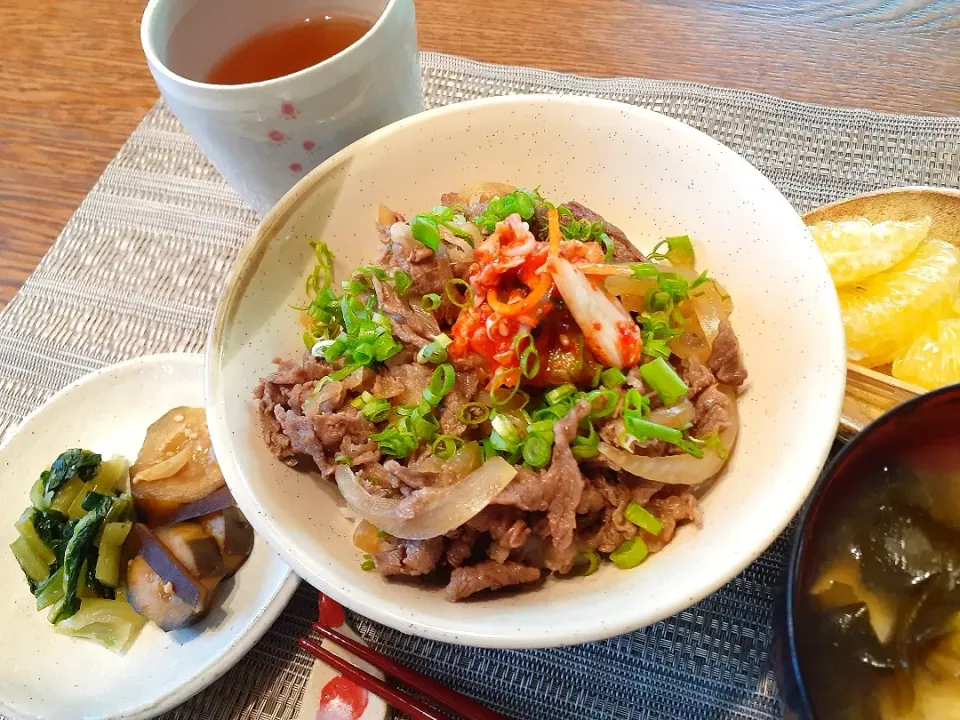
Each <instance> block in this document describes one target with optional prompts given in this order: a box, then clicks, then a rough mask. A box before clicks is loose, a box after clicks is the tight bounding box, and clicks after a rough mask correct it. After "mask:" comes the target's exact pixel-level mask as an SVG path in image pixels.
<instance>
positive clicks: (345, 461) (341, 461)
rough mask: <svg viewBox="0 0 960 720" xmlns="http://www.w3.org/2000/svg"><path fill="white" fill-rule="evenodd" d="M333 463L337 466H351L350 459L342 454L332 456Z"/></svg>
mask: <svg viewBox="0 0 960 720" xmlns="http://www.w3.org/2000/svg"><path fill="white" fill-rule="evenodd" d="M333 462H334V463H336V464H337V465H350V464H351V461H350V457H349V456H348V455H344V454H343V453H337V454H336V455H334V456H333Z"/></svg>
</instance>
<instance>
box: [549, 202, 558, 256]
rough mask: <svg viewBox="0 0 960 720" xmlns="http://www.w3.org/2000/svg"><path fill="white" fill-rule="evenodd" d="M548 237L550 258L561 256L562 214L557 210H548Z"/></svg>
mask: <svg viewBox="0 0 960 720" xmlns="http://www.w3.org/2000/svg"><path fill="white" fill-rule="evenodd" d="M547 237H548V238H549V239H550V256H551V257H557V255H559V254H560V214H559V213H558V212H557V209H556V208H550V209H549V210H547Z"/></svg>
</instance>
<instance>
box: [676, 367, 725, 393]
mask: <svg viewBox="0 0 960 720" xmlns="http://www.w3.org/2000/svg"><path fill="white" fill-rule="evenodd" d="M679 375H680V378H681V379H682V380H683V381H684V382H685V383H686V384H687V387H688V388H690V390H689V391H688V392H687V397H688V398H689V399H690V400H695V399H696V398H697V396H698V395H699V394H700V393H702V392H703V391H704V390H706V389H707V388H708V387H710V386H711V385H714V384H715V383H716V382H717V379H716V378H715V377H714V376H713V373H712V372H710V368H708V367H707V366H706V365H704V364H703V363H702V362H700V360H698V359H697V358H696V357H691V358H689V359H687V360H681V361H680V372H679Z"/></svg>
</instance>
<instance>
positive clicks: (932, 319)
mask: <svg viewBox="0 0 960 720" xmlns="http://www.w3.org/2000/svg"><path fill="white" fill-rule="evenodd" d="M837 294H838V295H839V297H840V311H841V314H842V315H843V327H844V330H845V331H846V337H847V357H848V358H849V359H850V360H852V361H853V362H855V363H859V364H861V365H865V366H867V367H877V366H878V365H884V364H886V363H889V362H893V360H895V359H896V358H897V357H899V356H901V355H903V354H905V353H906V352H907V350H908V349H909V348H910V345H911V344H912V343H913V341H914V339H915V338H916V337H917V335H919V334H920V333H922V332H923V331H924V330H926V329H928V328H930V327H932V326H933V325H934V324H935V323H936V322H937V321H939V320H945V319H946V318H948V317H951V316H952V315H953V304H954V303H955V302H956V301H957V299H958V297H960V250H957V248H956V247H954V246H953V245H951V244H950V243H948V242H944V241H942V240H924V241H923V242H922V243H920V246H919V247H918V248H917V250H916V251H915V252H914V253H913V254H912V255H911V256H910V257H908V258H907V259H906V260H903V261H901V262H900V263H898V264H897V265H895V266H894V267H892V268H890V269H889V270H885V271H883V272H882V273H878V274H877V275H874V276H873V277H870V278H867V279H866V280H863V281H862V282H860V283H858V284H857V285H854V286H852V287H848V288H841V289H840V290H838V291H837Z"/></svg>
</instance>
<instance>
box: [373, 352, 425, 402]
mask: <svg viewBox="0 0 960 720" xmlns="http://www.w3.org/2000/svg"><path fill="white" fill-rule="evenodd" d="M432 374H433V368H432V367H430V366H428V365H421V364H420V363H416V362H409V363H404V364H403V365H394V366H393V367H387V368H384V369H383V370H382V371H381V372H380V374H379V375H378V376H377V380H376V382H375V383H374V386H373V387H374V392H373V394H374V395H378V397H387V396H386V395H383V396H380V395H379V394H378V393H377V389H378V388H379V389H380V391H381V392H383V391H384V390H385V389H388V388H389V390H390V392H393V390H394V389H396V388H397V387H399V388H400V389H399V391H398V392H397V393H396V394H392V395H390V396H389V397H391V398H393V399H394V403H393V404H394V405H397V404H399V405H416V404H417V403H418V402H420V399H421V398H422V397H423V391H424V390H426V389H427V385H429V384H430V376H431V375H432Z"/></svg>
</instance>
